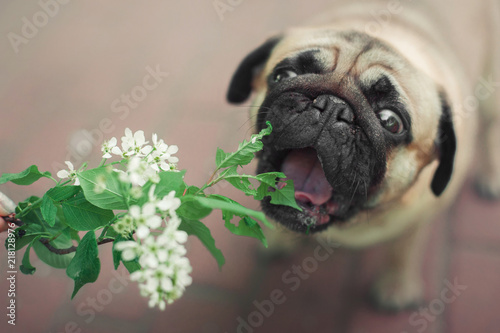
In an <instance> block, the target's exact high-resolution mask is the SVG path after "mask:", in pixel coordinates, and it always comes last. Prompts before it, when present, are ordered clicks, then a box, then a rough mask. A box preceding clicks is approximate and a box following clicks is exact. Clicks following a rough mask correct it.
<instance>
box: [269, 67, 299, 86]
mask: <svg viewBox="0 0 500 333" xmlns="http://www.w3.org/2000/svg"><path fill="white" fill-rule="evenodd" d="M296 76H297V73H296V72H294V71H292V70H290V69H284V70H280V71H277V72H276V74H274V77H273V81H274V82H276V83H278V82H281V81H282V80H284V79H290V78H292V77H296Z"/></svg>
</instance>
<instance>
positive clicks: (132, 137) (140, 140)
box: [101, 128, 179, 171]
mask: <svg viewBox="0 0 500 333" xmlns="http://www.w3.org/2000/svg"><path fill="white" fill-rule="evenodd" d="M117 143H118V140H117V139H116V138H114V137H113V138H111V139H110V140H109V141H105V142H104V143H103V145H102V147H101V151H102V152H103V155H102V157H103V158H111V157H112V155H111V154H115V155H117V156H121V157H122V158H124V159H128V158H131V157H132V156H136V157H139V158H145V160H146V161H147V163H148V165H150V166H151V167H152V168H153V169H154V170H156V171H160V169H162V170H164V171H168V170H172V169H176V164H177V162H178V161H179V159H178V158H177V157H175V156H173V155H174V154H175V153H177V151H178V150H179V148H178V147H177V146H175V145H170V146H169V145H167V144H166V143H165V142H164V141H163V140H162V139H160V140H158V136H157V135H156V134H153V135H152V145H149V144H148V143H149V141H146V138H145V136H144V131H137V132H135V133H132V131H131V130H130V129H129V128H126V129H125V136H122V144H121V148H120V147H118V146H117Z"/></svg>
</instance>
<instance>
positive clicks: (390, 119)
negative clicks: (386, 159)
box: [377, 109, 404, 134]
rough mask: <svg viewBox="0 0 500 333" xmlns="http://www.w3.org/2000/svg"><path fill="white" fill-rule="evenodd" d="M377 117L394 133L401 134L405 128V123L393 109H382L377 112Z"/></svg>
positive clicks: (383, 125)
mask: <svg viewBox="0 0 500 333" xmlns="http://www.w3.org/2000/svg"><path fill="white" fill-rule="evenodd" d="M377 117H378V119H379V120H380V123H381V124H382V127H384V128H385V129H386V130H388V131H389V132H391V133H392V134H401V133H403V130H404V124H403V121H402V120H401V118H400V117H399V116H398V115H397V113H396V112H394V111H391V110H387V109H386V110H382V111H380V112H378V113H377Z"/></svg>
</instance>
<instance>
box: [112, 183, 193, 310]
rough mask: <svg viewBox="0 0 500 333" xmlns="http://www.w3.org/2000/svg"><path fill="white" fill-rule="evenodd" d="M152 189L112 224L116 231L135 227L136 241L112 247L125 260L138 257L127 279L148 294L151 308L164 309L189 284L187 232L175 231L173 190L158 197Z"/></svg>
mask: <svg viewBox="0 0 500 333" xmlns="http://www.w3.org/2000/svg"><path fill="white" fill-rule="evenodd" d="M153 192H154V190H153V191H150V194H149V195H150V197H149V199H150V201H148V202H147V203H146V204H144V205H143V206H142V207H139V206H132V207H130V210H129V213H128V214H127V215H125V216H124V217H123V219H121V220H120V221H119V222H118V223H116V224H115V226H114V227H115V229H116V230H117V231H119V232H123V231H130V230H133V229H135V230H136V235H137V238H138V240H137V241H123V242H119V243H117V244H116V245H115V249H116V250H118V251H122V259H123V260H124V261H131V260H134V259H136V258H138V259H139V260H138V261H139V264H140V265H141V269H140V270H138V271H136V272H134V273H132V274H131V275H130V279H131V280H132V281H138V282H139V289H140V291H141V295H143V296H145V297H149V306H150V307H153V306H158V307H159V308H160V309H162V310H163V309H164V308H165V305H166V303H165V301H166V302H168V303H171V302H173V301H174V300H176V299H177V298H179V297H180V296H182V294H183V293H184V290H185V289H186V287H187V286H189V285H190V284H191V282H192V279H191V277H190V276H189V273H191V265H190V263H189V260H188V259H187V258H186V257H185V254H186V248H185V247H184V245H183V244H184V243H185V242H186V240H187V236H188V235H187V233H186V232H184V231H181V230H178V227H179V225H180V219H179V218H178V217H177V215H176V213H175V210H176V209H177V208H178V207H179V206H180V200H179V199H178V198H175V192H171V193H170V194H169V195H167V196H165V197H164V198H163V199H161V200H158V199H157V198H155V197H154V195H152V193H153ZM158 213H159V214H160V215H162V216H163V219H162V218H161V217H160V216H159V215H158ZM163 224H165V226H163ZM157 229H160V230H159V231H155V230H157Z"/></svg>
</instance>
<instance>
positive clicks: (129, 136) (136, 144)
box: [111, 128, 153, 158]
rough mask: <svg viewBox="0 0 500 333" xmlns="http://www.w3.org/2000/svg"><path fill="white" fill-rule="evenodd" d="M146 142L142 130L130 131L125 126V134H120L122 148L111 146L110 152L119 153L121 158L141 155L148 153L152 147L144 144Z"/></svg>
mask: <svg viewBox="0 0 500 333" xmlns="http://www.w3.org/2000/svg"><path fill="white" fill-rule="evenodd" d="M147 143H148V141H146V138H145V137H144V131H137V132H135V133H132V131H131V130H130V128H126V129H125V136H122V148H121V149H120V148H119V147H113V148H112V149H111V152H112V153H113V154H115V155H120V156H122V157H123V158H127V157H130V156H133V155H137V156H141V157H142V156H145V155H147V154H149V153H150V152H151V150H152V149H153V148H152V147H151V146H144V145H145V144H147ZM143 146H144V147H143Z"/></svg>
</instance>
